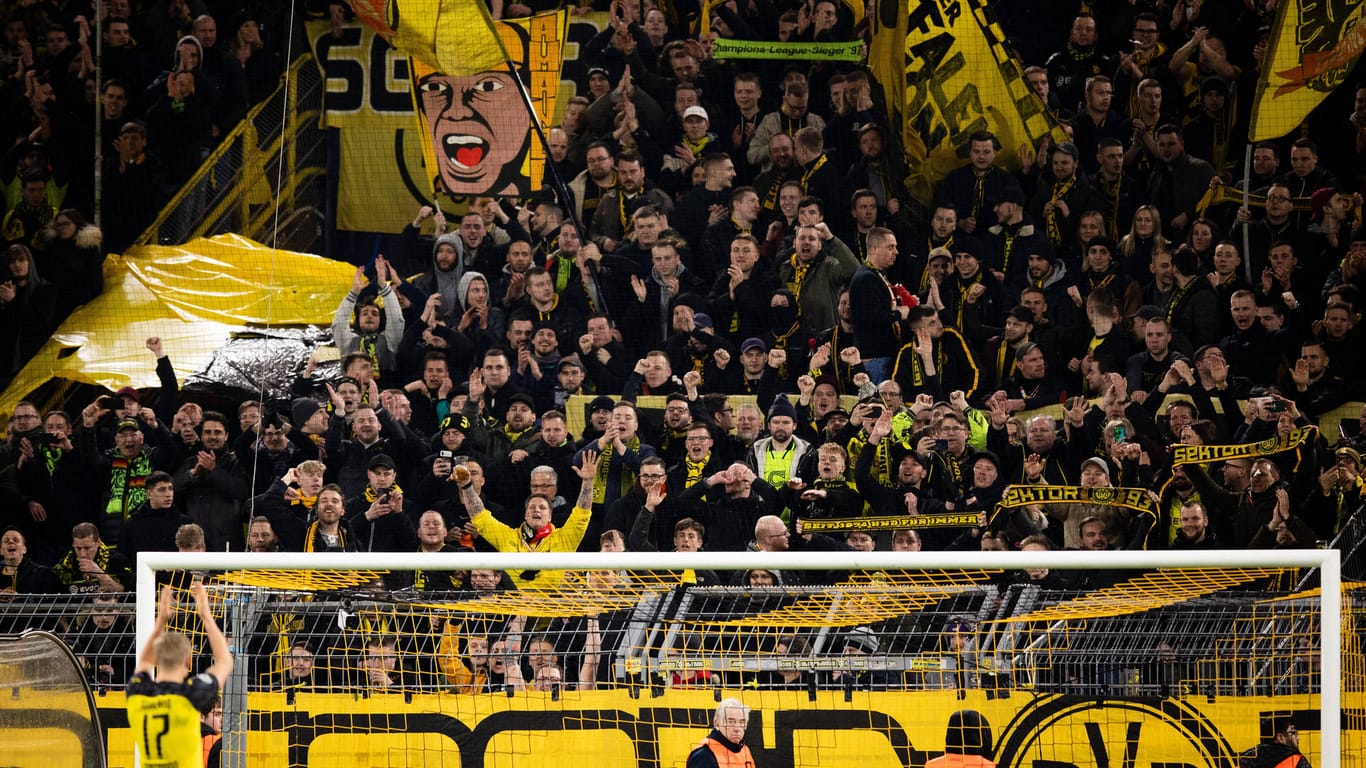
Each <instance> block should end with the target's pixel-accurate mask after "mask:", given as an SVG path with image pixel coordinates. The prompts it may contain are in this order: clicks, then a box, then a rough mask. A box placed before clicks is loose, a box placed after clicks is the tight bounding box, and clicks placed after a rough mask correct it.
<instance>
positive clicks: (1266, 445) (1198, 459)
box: [1172, 426, 1319, 466]
mask: <svg viewBox="0 0 1366 768" xmlns="http://www.w3.org/2000/svg"><path fill="white" fill-rule="evenodd" d="M1318 434H1319V428H1318V427H1313V426H1310V427H1301V428H1299V429H1295V430H1291V431H1290V432H1286V433H1285V434H1283V435H1277V436H1275V437H1268V438H1267V439H1265V440H1261V441H1259V442H1256V443H1243V444H1241V445H1186V444H1184V443H1177V444H1176V445H1174V446H1172V465H1173V466H1175V465H1179V464H1208V463H1210V462H1212V461H1228V460H1229V459H1257V458H1261V457H1263V456H1275V455H1276V454H1278V453H1284V452H1285V451H1289V450H1292V449H1294V448H1298V447H1300V446H1301V445H1303V444H1304V441H1306V440H1309V439H1311V438H1314V437H1317V436H1318Z"/></svg>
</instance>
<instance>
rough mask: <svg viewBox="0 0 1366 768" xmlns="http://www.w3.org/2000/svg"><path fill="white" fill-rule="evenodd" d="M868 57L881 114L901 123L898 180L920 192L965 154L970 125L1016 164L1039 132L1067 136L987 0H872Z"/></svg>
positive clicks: (921, 195)
mask: <svg viewBox="0 0 1366 768" xmlns="http://www.w3.org/2000/svg"><path fill="white" fill-rule="evenodd" d="M870 23H871V25H872V29H873V42H872V45H871V46H870V47H869V50H868V66H869V67H870V68H871V69H872V71H873V74H874V76H875V77H877V80H878V82H879V83H880V84H881V85H882V89H883V93H884V95H885V97H886V102H887V111H888V122H889V124H890V125H900V126H902V135H901V140H902V146H903V148H904V150H905V153H906V168H907V171H908V178H907V180H906V186H907V189H908V190H909V191H910V193H911V194H912V195H913V196H915V197H916V198H917V199H919V200H921V201H923V202H928V201H929V200H930V199H931V198H932V197H933V190H934V185H935V183H937V182H938V181H939V180H940V179H942V178H943V177H944V176H945V175H946V174H948V172H949V171H951V170H953V169H954V168H956V167H958V166H960V165H962V164H963V163H964V162H965V160H964V158H963V157H962V156H961V155H960V150H961V149H962V148H963V147H964V146H965V145H966V144H967V138H968V136H970V135H971V134H973V133H974V132H976V131H982V130H986V131H991V132H992V133H994V134H996V138H997V139H999V140H1000V142H1001V151H1000V153H998V154H997V162H998V163H1000V164H1001V165H1003V166H1004V167H1006V168H1008V169H1015V168H1018V167H1019V152H1018V150H1019V148H1020V146H1021V145H1023V144H1028V145H1029V147H1030V149H1029V150H1028V151H1029V152H1030V153H1032V152H1033V150H1035V149H1037V148H1038V147H1039V144H1040V141H1041V140H1042V139H1043V138H1044V137H1045V136H1051V137H1052V139H1053V141H1054V143H1057V142H1060V141H1066V140H1067V136H1066V134H1065V133H1063V131H1062V128H1061V127H1060V126H1059V125H1058V122H1057V120H1056V119H1055V118H1054V117H1053V115H1052V114H1050V113H1049V112H1048V111H1047V110H1046V109H1045V106H1044V104H1043V102H1042V101H1041V100H1040V99H1039V97H1038V96H1036V95H1035V94H1034V92H1033V91H1031V90H1030V88H1029V83H1028V82H1027V81H1026V80H1025V78H1024V75H1023V73H1022V71H1021V69H1020V64H1019V62H1018V61H1017V60H1016V59H1015V57H1014V56H1012V55H1011V52H1010V51H1009V49H1007V48H1006V45H1005V41H1006V36H1005V33H1004V32H1002V31H1001V27H1000V25H998V24H997V23H996V18H995V15H994V13H993V12H992V11H991V9H990V8H989V7H988V3H987V0H926V1H925V2H921V3H907V2H905V0H877V2H876V6H875V13H874V15H873V18H872V19H871V20H870Z"/></svg>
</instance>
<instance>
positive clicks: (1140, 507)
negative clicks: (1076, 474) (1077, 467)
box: [1000, 485, 1157, 515]
mask: <svg viewBox="0 0 1366 768" xmlns="http://www.w3.org/2000/svg"><path fill="white" fill-rule="evenodd" d="M1030 504H1100V505H1104V506H1110V507H1125V508H1127V509H1132V510H1134V511H1136V512H1147V513H1149V514H1152V515H1156V514H1157V505H1156V504H1155V503H1154V502H1153V500H1152V498H1151V497H1149V496H1148V489H1147V488H1108V487H1107V488H1083V487H1081V486H1079V485H1011V486H1008V487H1006V492H1005V495H1004V496H1002V497H1001V504H1000V506H1001V507H1002V508H1003V509H1012V508H1014V507H1025V506H1029V505H1030Z"/></svg>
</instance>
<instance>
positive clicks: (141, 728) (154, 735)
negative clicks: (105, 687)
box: [127, 672, 218, 768]
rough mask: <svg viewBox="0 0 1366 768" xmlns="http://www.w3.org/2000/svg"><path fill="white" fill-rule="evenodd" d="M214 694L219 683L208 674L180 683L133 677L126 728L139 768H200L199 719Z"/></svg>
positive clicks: (140, 675) (143, 674)
mask: <svg viewBox="0 0 1366 768" xmlns="http://www.w3.org/2000/svg"><path fill="white" fill-rule="evenodd" d="M217 695H218V681H217V680H215V679H214V677H213V675H210V674H208V673H207V672H205V673H201V674H198V675H195V676H194V677H191V678H188V679H186V680H185V681H184V682H181V683H172V682H156V681H155V680H153V679H152V675H151V673H150V672H138V673H136V674H134V675H133V677H132V679H131V680H129V681H128V694H127V707H128V725H129V727H131V728H132V729H133V743H134V748H135V749H136V750H137V752H138V755H139V758H140V761H141V765H142V768H202V766H203V765H204V745H203V742H202V741H201V739H200V731H199V716H200V714H201V713H203V712H207V711H209V707H210V705H211V704H212V703H213V700H214V697H216V696H217Z"/></svg>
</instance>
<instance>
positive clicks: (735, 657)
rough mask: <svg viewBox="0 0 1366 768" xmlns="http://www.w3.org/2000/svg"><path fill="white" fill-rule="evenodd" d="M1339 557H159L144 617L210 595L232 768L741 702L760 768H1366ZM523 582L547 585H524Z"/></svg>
mask: <svg viewBox="0 0 1366 768" xmlns="http://www.w3.org/2000/svg"><path fill="white" fill-rule="evenodd" d="M1336 557H1337V553H1336V552H1333V551H1327V550H1300V551H1293V552H1289V551H1285V552H1279V551H1266V552H1205V553H1159V552H1132V553H1129V552H1107V553H1082V552H1051V553H1050V552H1044V553H1029V552H1010V553H975V552H974V553H892V552H877V553H852V552H846V553H806V554H798V553H783V554H773V553H753V552H751V553H701V554H693V555H675V554H672V553H671V554H653V553H652V554H649V555H646V554H643V553H604V554H580V553H565V554H531V555H500V554H482V553H469V554H454V553H452V554H435V555H432V554H401V555H399V554H387V555H385V554H380V553H373V554H340V553H338V554H321V553H319V554H313V555H309V556H299V555H291V554H265V555H263V554H197V555H180V554H169V553H168V554H150V553H144V554H143V555H141V557H140V564H139V568H140V570H141V573H140V575H139V578H138V584H139V590H140V593H141V594H139V598H138V604H137V610H138V622H137V627H138V633H139V636H140V637H141V636H144V635H145V634H146V632H147V631H148V630H149V629H150V627H151V622H152V614H153V612H154V603H155V601H154V599H153V590H154V581H155V580H157V579H159V580H161V581H162V582H166V581H169V582H170V583H172V584H183V583H188V581H189V579H190V575H189V574H188V573H186V572H185V571H187V570H193V571H196V572H198V573H199V574H201V575H204V576H206V577H207V581H208V583H209V584H210V585H211V594H212V595H213V596H214V598H215V604H216V607H215V611H216V613H217V614H218V615H219V621H220V624H221V626H223V627H224V630H225V632H226V633H227V634H228V636H229V638H230V642H231V645H232V646H233V649H234V653H235V655H236V668H235V671H234V673H233V675H232V678H231V679H230V680H229V681H227V684H226V685H225V687H224V696H223V725H222V729H223V737H222V760H223V762H222V765H224V766H247V765H252V766H255V765H271V766H276V765H278V766H299V767H301V768H302V767H303V766H322V765H327V766H336V767H337V768H349V767H350V766H372V765H385V766H477V765H482V766H489V767H490V768H497V767H503V766H508V767H510V766H517V767H518V768H522V767H523V766H560V765H566V764H580V763H584V762H585V761H588V762H587V764H597V765H604V766H618V765H620V766H662V767H671V766H678V767H679V768H681V767H682V766H683V765H684V764H685V763H686V761H687V757H688V754H689V752H690V751H691V750H692V749H693V748H694V747H696V746H697V745H698V744H699V742H701V741H702V740H703V739H704V738H705V737H706V736H707V735H708V733H709V732H710V730H711V725H712V722H713V717H714V715H715V711H716V709H717V704H718V702H721V701H723V700H728V699H738V700H739V701H741V702H742V703H743V704H744V706H746V707H748V708H750V710H751V713H750V715H749V720H748V725H747V727H746V730H745V738H744V742H745V743H746V744H747V745H748V746H749V747H750V750H751V752H752V753H753V754H754V756H755V759H756V762H757V764H758V765H760V766H774V765H782V766H813V767H814V766H822V767H824V766H860V767H861V768H866V767H867V766H875V765H876V766H884V765H886V766H894V765H902V766H919V765H923V764H924V763H925V762H927V761H928V760H930V759H933V758H934V757H936V756H938V755H940V754H943V753H945V751H946V750H948V751H950V752H959V751H966V752H968V753H974V754H975V753H978V752H981V753H984V754H986V755H988V756H989V757H991V758H992V759H993V760H995V761H996V762H997V764H998V765H1003V766H1006V765H1009V766H1029V767H1030V768H1058V767H1060V766H1096V767H1097V768H1099V767H1101V766H1111V765H1122V766H1125V767H1126V768H1127V767H1128V766H1135V767H1138V766H1141V767H1143V768H1148V767H1149V766H1164V767H1165V766H1178V765H1181V766H1209V768H1233V767H1234V766H1238V765H1239V764H1240V762H1239V758H1240V755H1244V756H1246V754H1250V753H1249V752H1248V750H1250V749H1253V748H1255V747H1256V746H1257V745H1258V744H1259V743H1263V742H1270V741H1272V740H1274V739H1275V738H1276V731H1277V730H1278V729H1279V730H1284V729H1285V728H1286V726H1287V724H1290V725H1293V726H1294V729H1293V730H1295V731H1297V732H1298V733H1299V734H1302V735H1301V736H1300V737H1299V747H1300V749H1301V750H1302V751H1303V752H1304V753H1305V755H1306V756H1307V757H1308V758H1309V760H1310V762H1311V764H1312V765H1314V766H1328V767H1329V768H1333V767H1334V766H1339V765H1342V766H1362V767H1363V768H1366V758H1363V757H1362V755H1363V754H1366V738H1363V733H1366V718H1363V715H1362V713H1363V711H1366V696H1363V691H1364V690H1366V664H1363V661H1362V649H1361V645H1360V641H1359V635H1360V630H1359V627H1360V623H1361V622H1362V621H1363V620H1366V615H1363V613H1366V610H1363V608H1362V606H1361V605H1360V604H1359V601H1357V600H1356V599H1355V595H1356V592H1355V591H1354V590H1353V589H1352V587H1353V586H1355V585H1348V586H1347V587H1346V588H1344V587H1343V586H1342V585H1341V584H1340V583H1339V576H1338V567H1337V566H1338V562H1337V559H1336ZM305 566H308V567H305ZM527 568H533V569H538V570H543V571H552V570H553V571H555V572H561V573H559V574H558V576H554V577H553V578H551V577H542V578H541V579H538V580H537V581H538V583H548V584H551V585H553V586H551V587H550V588H548V589H544V590H526V589H523V590H518V589H514V588H512V587H511V583H510V580H509V579H507V578H506V573H508V572H509V571H517V570H525V569H527ZM1102 568H1104V569H1105V570H1101V569H1102ZM1041 569H1048V573H1042V574H1041V573H1039V571H1040V570H1041ZM1306 585H1309V586H1306ZM179 605H180V608H179V609H178V613H177V614H176V615H175V616H174V617H173V619H172V621H171V626H172V628H178V629H180V630H181V631H185V632H188V633H189V634H190V635H191V636H192V638H194V639H196V641H197V642H199V643H200V644H202V633H200V632H199V630H198V623H197V619H196V618H195V617H194V615H193V611H192V603H191V602H190V601H188V600H182V601H180V602H179ZM149 609H150V610H149ZM203 650H204V653H205V654H207V649H203ZM963 711H971V712H973V713H975V715H971V716H968V717H969V718H970V722H980V723H981V724H982V727H981V728H979V729H975V730H968V731H964V730H961V729H959V730H954V729H950V728H949V727H948V726H949V723H950V721H951V720H953V721H954V722H958V721H961V720H963V718H964V717H965V716H964V715H962V714H961V713H962V712H963ZM955 713H959V714H955ZM984 734H987V735H989V737H990V744H976V742H977V741H979V740H981V738H980V737H982V736H983V735H984ZM1282 739H1283V740H1284V736H1282ZM123 742H126V738H124V734H120V733H119V732H118V731H117V729H111V731H110V734H109V743H110V764H111V765H120V764H129V765H131V759H130V758H126V757H125V754H124V753H121V752H120V751H119V749H120V744H121V743H123ZM121 759H122V760H123V762H122V763H121V762H120V760H121Z"/></svg>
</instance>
